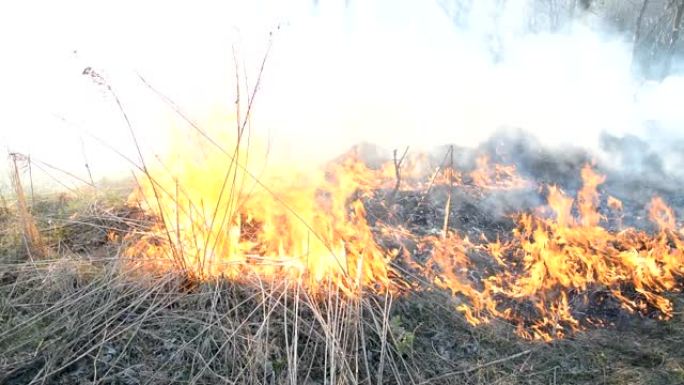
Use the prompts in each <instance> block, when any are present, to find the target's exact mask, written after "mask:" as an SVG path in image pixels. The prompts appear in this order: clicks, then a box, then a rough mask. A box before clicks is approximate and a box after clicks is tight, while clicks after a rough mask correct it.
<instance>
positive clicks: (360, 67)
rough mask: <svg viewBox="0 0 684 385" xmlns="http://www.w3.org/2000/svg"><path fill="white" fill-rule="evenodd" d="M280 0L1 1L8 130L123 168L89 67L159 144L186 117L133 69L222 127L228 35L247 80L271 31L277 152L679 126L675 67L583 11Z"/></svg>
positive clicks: (21, 141)
mask: <svg viewBox="0 0 684 385" xmlns="http://www.w3.org/2000/svg"><path fill="white" fill-rule="evenodd" d="M281 3H282V2H277V1H266V0H260V1H250V2H246V1H245V2H231V3H226V2H218V1H217V2H199V3H193V4H192V5H190V4H188V5H187V6H180V5H178V4H172V3H170V2H162V3H158V4H152V3H145V5H142V4H140V3H139V2H133V1H122V2H117V3H115V4H112V5H110V6H108V7H107V8H100V9H98V8H96V7H93V6H91V5H90V3H88V2H61V3H60V4H59V5H56V4H53V3H52V2H47V1H46V2H37V3H29V2H24V3H21V4H19V3H16V4H13V5H3V6H2V7H3V8H8V7H10V8H11V7H15V8H14V9H4V10H3V12H0V13H1V14H2V15H3V16H0V17H1V18H3V19H2V20H0V25H2V27H0V33H2V35H3V36H13V37H14V38H13V41H12V44H10V46H9V48H8V51H7V53H6V55H7V57H10V58H11V59H10V65H9V67H6V68H4V69H3V70H2V74H1V75H0V76H2V83H3V84H6V85H7V86H6V87H3V89H2V90H1V91H0V102H2V105H3V106H8V107H9V108H8V111H9V112H8V113H3V114H2V116H0V138H2V140H3V143H6V146H7V148H8V149H9V150H11V151H19V152H25V153H31V154H32V155H33V156H35V157H37V158H40V159H43V160H45V161H47V162H50V163H51V164H55V165H57V166H59V167H62V168H65V169H68V170H70V171H71V172H74V173H78V174H79V175H83V174H84V172H85V170H84V169H83V166H82V164H83V163H84V161H85V158H87V159H88V162H89V164H90V165H91V168H92V170H93V171H94V172H95V178H96V179H97V178H101V177H104V176H107V175H114V174H125V173H126V172H127V171H128V170H130V169H131V165H130V164H128V163H127V162H126V161H124V160H122V159H121V158H120V156H119V155H117V154H115V153H114V152H113V151H112V150H111V149H109V148H107V147H113V148H115V149H117V150H118V151H121V152H123V153H124V154H126V155H127V156H130V157H131V158H135V157H136V155H135V150H134V148H133V146H132V141H131V138H130V134H129V132H128V129H127V128H126V126H125V125H124V124H123V121H122V120H121V118H120V116H119V113H118V111H117V109H116V106H115V104H114V103H113V100H112V98H111V96H110V95H108V94H107V92H106V90H104V89H103V88H102V87H96V86H95V85H93V84H92V81H90V79H87V78H85V77H83V76H81V75H80V73H81V71H82V69H83V68H84V67H86V66H92V67H93V68H95V69H97V70H98V71H103V73H104V74H105V75H106V76H107V79H108V80H109V82H110V83H111V84H112V85H113V86H114V87H115V89H116V90H117V93H118V95H119V96H120V98H121V101H122V103H123V104H124V106H125V107H126V109H127V111H128V113H129V115H130V117H131V119H132V121H133V124H134V127H135V130H136V132H137V134H138V136H139V137H140V140H141V142H142V143H143V149H144V150H145V152H146V153H147V154H153V153H163V151H164V148H165V145H166V142H165V140H164V138H165V137H166V136H167V135H166V134H167V133H168V130H169V127H171V126H182V123H181V121H180V120H179V119H177V117H174V115H173V114H172V113H171V112H170V110H169V109H168V108H167V107H166V106H164V104H163V103H162V102H161V101H160V100H159V99H158V97H157V96H155V95H154V94H153V93H151V92H150V91H149V90H147V89H146V88H145V87H144V86H143V85H142V84H141V83H140V81H139V80H138V79H137V76H136V73H140V74H142V75H143V76H145V77H146V78H147V80H149V81H150V82H151V83H152V84H153V85H154V86H155V87H156V88H158V89H159V90H161V91H163V92H164V93H165V94H166V95H167V96H169V97H170V98H172V99H173V100H175V101H176V103H177V104H178V105H180V106H181V107H182V108H183V109H184V110H185V111H186V112H187V113H188V114H189V115H190V116H192V117H193V118H194V119H195V120H197V121H198V122H200V123H202V124H204V125H214V126H216V125H218V126H220V127H219V128H220V129H225V130H230V129H231V127H230V125H229V123H230V122H217V121H212V120H211V119H208V118H207V117H208V116H210V115H212V114H214V115H215V113H216V111H218V110H226V111H228V110H230V109H231V108H233V104H232V102H233V100H234V98H235V95H234V93H235V84H234V81H235V74H234V72H233V70H234V61H233V60H234V59H233V52H232V48H231V46H235V47H237V50H238V57H239V64H240V66H241V67H245V68H241V70H240V71H241V73H240V75H241V77H242V80H243V81H245V80H246V81H247V82H248V83H249V84H250V85H252V86H253V85H254V82H255V80H256V73H257V70H258V68H259V65H260V60H261V58H262V56H263V55H264V52H265V51H266V47H267V44H268V41H269V33H271V32H273V36H272V41H273V46H272V50H271V52H270V56H269V59H268V62H267V64H266V68H265V74H264V78H263V79H262V83H261V89H260V91H259V93H258V95H257V101H256V103H255V109H254V121H253V123H254V124H253V125H252V127H253V129H254V132H255V133H256V134H257V135H261V136H265V137H268V140H269V141H270V143H271V144H272V146H273V148H274V151H273V156H279V155H278V154H286V155H288V156H290V157H295V158H300V159H306V160H310V159H325V158H331V157H334V156H336V155H338V154H339V153H340V152H342V151H344V150H346V149H347V148H348V147H350V146H352V145H354V144H356V143H358V142H361V141H365V142H374V143H377V144H379V145H382V146H385V147H388V148H395V147H404V146H406V145H411V146H413V148H416V147H423V148H430V147H432V146H436V145H440V144H445V143H456V144H461V145H475V144H477V143H478V142H480V141H482V140H484V139H486V138H487V137H489V136H490V135H491V133H492V132H494V131H495V130H497V129H499V128H501V127H515V128H521V129H523V130H526V131H529V132H532V133H533V134H534V135H536V136H537V137H539V138H540V140H541V141H542V142H544V143H550V144H563V143H571V144H573V145H581V146H585V147H588V148H593V149H596V148H597V147H598V143H599V141H598V138H599V136H600V135H601V133H602V132H609V133H613V134H617V135H621V134H624V133H630V134H635V135H638V136H640V137H642V138H644V139H646V140H648V141H649V142H652V143H654V146H656V147H657V146H661V147H662V148H666V147H667V146H669V145H670V144H671V143H672V141H671V140H669V139H671V138H679V137H681V136H682V135H681V133H682V132H681V130H682V129H683V128H684V113H683V112H682V111H684V110H682V109H681V108H678V107H677V105H676V103H677V96H678V95H679V96H681V95H683V94H684V80H683V79H682V78H681V77H671V78H668V79H665V81H663V82H662V83H648V82H646V83H644V82H642V81H640V80H638V79H635V77H634V76H633V72H632V65H631V52H632V47H631V42H630V37H629V36H622V35H617V34H609V33H607V32H605V31H606V28H603V27H604V26H602V25H601V24H600V22H599V21H597V19H596V18H595V17H591V15H584V16H582V15H576V19H575V21H574V22H573V23H570V24H566V25H564V26H563V28H558V29H557V30H555V31H554V32H553V33H551V32H548V31H547V32H539V31H537V32H535V33H531V32H530V30H529V27H530V21H529V20H530V13H531V12H538V10H537V8H535V7H533V6H532V2H531V1H527V0H509V1H505V2H502V1H498V0H487V1H477V2H473V4H475V5H474V7H473V8H472V9H470V10H469V12H468V13H467V15H466V17H465V19H464V22H462V23H455V22H454V18H453V14H452V13H450V10H449V8H448V7H444V6H442V5H440V4H439V3H437V2H430V1H410V0H401V1H389V0H379V1H350V2H338V3H330V2H320V4H317V5H315V4H313V3H312V2H311V1H303V0H302V1H300V2H290V3H289V4H287V5H283V4H281ZM34 9H42V10H43V11H44V12H39V13H37V12H33V10H34ZM10 15H13V16H10ZM22 15H23V16H26V18H23V17H20V16H22ZM24 20H31V22H30V23H27V22H25V21H24ZM74 51H76V52H74ZM243 69H244V70H245V71H246V72H244V73H243V72H242V71H243ZM245 74H246V75H247V76H246V79H245V76H244V75H245ZM242 96H243V98H244V94H243V95H242ZM56 116H62V117H65V118H66V120H67V121H68V122H69V123H68V124H65V123H64V122H63V121H62V120H60V119H59V118H57V117H56ZM223 125H225V127H223ZM654 127H655V128H654ZM214 129H216V127H214ZM655 133H657V135H656V134H655ZM93 137H98V138H100V139H102V141H104V142H105V143H107V145H106V146H102V145H101V144H99V143H98V142H97V141H96V140H93ZM661 138H669V139H667V140H661ZM81 140H83V142H84V143H85V145H84V146H82V145H81ZM656 142H657V143H656ZM82 147H83V148H85V151H84V150H82ZM84 153H85V154H84ZM671 167H672V168H674V167H673V166H672V165H671Z"/></svg>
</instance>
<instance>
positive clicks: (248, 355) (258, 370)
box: [0, 156, 684, 384]
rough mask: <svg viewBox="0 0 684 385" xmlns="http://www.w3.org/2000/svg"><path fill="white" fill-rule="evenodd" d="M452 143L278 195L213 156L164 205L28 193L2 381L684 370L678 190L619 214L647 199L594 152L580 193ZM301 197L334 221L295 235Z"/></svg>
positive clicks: (602, 378)
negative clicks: (604, 172)
mask: <svg viewBox="0 0 684 385" xmlns="http://www.w3.org/2000/svg"><path fill="white" fill-rule="evenodd" d="M421 159H422V160H421ZM444 159H449V156H446V157H445V158H442V159H441V160H440V161H441V162H442V163H441V164H439V165H438V166H437V167H433V166H434V165H432V166H430V167H425V166H419V163H420V162H427V160H426V159H425V158H421V157H415V158H411V157H407V158H405V159H404V160H403V161H402V160H401V159H395V160H394V161H390V162H391V163H390V166H387V165H386V166H380V167H369V166H366V165H365V164H364V163H362V162H360V160H359V159H354V158H347V160H346V161H342V162H338V163H336V164H333V165H331V166H330V167H329V168H327V169H325V170H323V171H322V173H321V174H308V175H306V176H307V178H297V179H295V178H290V179H285V180H282V181H281V183H288V184H291V183H289V182H288V181H291V180H296V181H297V182H298V183H296V184H295V187H296V188H295V187H292V188H289V189H287V188H284V187H283V186H280V187H278V191H285V193H284V194H280V195H279V198H278V199H280V200H281V202H270V203H268V202H264V201H263V200H264V199H267V198H268V197H269V196H271V195H270V194H269V193H268V191H261V192H259V191H258V189H259V186H251V187H250V186H249V185H248V184H247V182H245V181H239V180H236V181H235V182H232V181H231V185H236V186H237V185H240V186H243V188H244V187H245V186H247V187H250V188H248V189H247V191H250V194H249V198H250V199H254V200H255V201H254V202H253V203H246V202H247V199H246V198H245V200H244V201H242V200H241V199H240V198H241V197H240V196H239V195H235V194H233V195H231V197H233V198H234V199H235V200H231V199H232V198H231V199H226V200H225V201H224V200H223V199H221V201H223V202H224V203H220V202H219V203H218V204H217V203H216V201H213V204H211V205H210V203H212V202H210V201H209V198H208V197H211V196H210V195H202V194H204V193H203V192H202V189H211V188H212V187H217V186H218V187H221V185H222V182H221V181H219V182H221V183H218V182H217V184H215V185H212V182H211V181H210V180H207V179H206V178H209V177H210V176H211V175H215V174H213V173H212V172H210V171H209V170H207V172H206V173H205V174H202V175H200V180H203V181H204V182H205V183H203V184H200V183H195V184H191V183H184V184H183V186H184V187H183V188H182V189H181V183H179V182H178V180H179V179H174V178H169V181H172V182H173V184H171V185H167V186H164V185H163V184H162V183H161V180H160V179H157V182H158V183H159V184H158V185H157V187H160V188H161V187H163V188H164V189H165V190H166V191H173V199H169V200H168V201H166V202H164V201H163V199H162V200H159V201H158V203H161V204H162V206H157V207H165V206H163V205H164V204H165V203H168V204H169V205H170V206H168V207H166V209H167V210H168V211H166V212H164V214H163V215H159V214H158V213H156V214H157V215H156V216H155V215H149V214H150V213H152V214H155V212H154V211H148V212H146V211H145V210H141V209H140V208H139V207H135V206H130V205H129V206H126V205H124V203H123V202H124V200H125V197H124V196H120V197H119V198H114V199H111V198H110V199H107V200H103V199H102V197H101V196H97V195H95V196H92V195H88V196H85V195H84V196H82V197H78V198H74V197H64V198H61V199H54V200H49V201H48V203H46V204H43V205H35V206H34V207H32V208H31V212H32V214H33V216H34V218H35V221H36V224H37V228H38V229H39V231H40V232H41V234H42V235H43V239H44V241H45V244H46V247H47V248H48V250H49V253H48V255H47V256H46V258H45V259H41V260H37V259H31V258H29V255H28V254H27V250H29V249H27V248H26V247H25V245H23V244H22V236H21V233H22V231H21V222H17V220H16V219H15V216H14V211H13V210H14V209H13V208H12V207H9V208H7V209H6V210H5V212H6V213H5V214H6V215H4V216H3V219H2V221H3V222H2V223H3V233H2V234H3V237H2V238H0V245H2V250H3V252H2V258H3V261H2V264H1V265H0V269H1V272H0V292H1V295H0V298H2V303H1V304H0V323H1V325H2V328H1V329H0V330H1V331H0V351H1V352H2V355H0V383H9V384H25V383H83V381H86V383H97V384H118V383H122V384H128V383H131V384H136V383H145V384H169V383H192V384H203V383H204V384H212V383H217V382H231V383H239V384H242V383H245V384H246V383H264V384H266V383H268V384H273V383H290V384H300V383H305V384H323V383H336V384H337V383H350V384H352V383H374V384H380V383H386V384H394V383H413V384H415V383H418V384H428V383H454V384H489V383H501V384H522V383H527V384H536V383H540V384H541V383H544V384H548V383H571V384H572V383H576V384H594V383H607V384H610V383H615V384H618V383H636V384H676V383H680V382H682V381H684V369H683V368H684V356H682V353H681V349H679V346H680V344H681V343H682V342H683V339H684V334H683V333H684V332H683V330H684V328H683V327H682V325H684V318H682V313H681V312H680V311H679V309H681V306H682V305H684V303H682V298H681V296H679V295H678V294H677V293H676V291H677V290H676V289H678V288H679V286H678V285H679V283H680V281H679V279H680V274H681V271H680V270H678V269H680V268H681V263H679V264H678V258H681V257H680V255H681V254H680V250H681V248H680V246H679V242H681V240H680V235H679V233H678V230H677V222H676V218H675V215H674V212H673V211H671V210H670V209H669V208H668V207H667V205H666V204H665V200H658V199H654V200H652V201H651V202H650V203H649V202H643V203H642V204H643V206H645V208H644V210H648V211H650V216H651V219H652V221H653V223H654V225H653V227H652V228H650V229H649V228H645V229H637V228H631V229H624V228H623V229H620V226H621V222H622V220H625V221H626V220H627V219H629V218H627V217H629V216H631V215H634V214H633V211H632V210H631V209H629V208H631V207H634V204H633V202H628V201H627V202H624V205H618V204H617V203H616V202H618V200H617V198H615V197H612V196H611V197H612V198H611V199H610V200H609V199H608V195H607V194H603V195H602V194H600V192H601V190H602V185H603V184H604V183H606V182H607V180H603V177H601V176H600V175H599V174H597V173H596V172H594V171H592V168H590V167H584V168H583V169H582V170H581V172H580V169H578V170H577V178H578V179H580V177H583V179H584V188H582V189H580V190H579V192H578V198H577V202H575V201H574V200H573V199H572V198H570V196H569V194H566V193H564V192H562V190H561V189H560V188H551V187H547V188H546V189H542V190H541V191H540V190H538V189H537V188H536V186H534V184H532V183H531V182H530V181H529V180H528V179H527V178H523V177H521V176H519V175H517V174H514V173H512V172H510V171H511V169H510V168H509V166H500V167H493V166H491V165H492V163H491V162H484V161H481V160H480V161H477V162H474V163H473V168H472V169H471V170H467V169H464V170H462V171H459V170H457V169H456V168H455V167H451V164H449V165H448V166H446V164H447V163H444ZM400 161H401V162H406V163H401V164H402V165H403V166H406V169H405V170H406V173H404V174H402V175H400V177H401V181H400V183H397V177H396V173H395V170H394V169H393V167H394V165H396V164H398V163H400ZM449 163H451V161H449ZM483 164H486V165H487V167H488V169H487V170H489V171H487V172H482V173H480V174H478V173H477V172H478V170H481V169H482V165H483ZM426 169H427V170H431V172H428V173H424V170H426ZM388 170H391V171H392V172H389V171H388ZM408 170H419V171H415V173H413V172H410V171H408ZM475 175H486V176H485V177H482V178H479V179H478V177H475ZM223 176H225V174H224V175H223ZM419 176H420V177H419ZM311 181H314V182H315V183H316V184H317V187H315V188H313V187H310V186H308V183H309V182H311ZM483 181H489V182H488V183H487V184H486V185H484V186H479V185H478V184H481V183H483ZM510 181H513V182H510ZM520 181H523V182H520ZM274 183H275V182H274ZM321 183H323V184H322V185H321ZM144 186H145V185H144V184H143V188H144ZM176 186H178V187H176ZM269 186H274V185H272V184H269ZM275 186H278V185H275ZM148 187H150V185H148ZM171 187H173V188H171ZM281 187H282V188H281ZM195 188H196V189H197V191H194V190H193V189H195ZM152 194H154V192H152ZM192 194H197V195H192ZM160 196H161V195H160ZM169 196H171V195H169ZM217 196H218V195H214V197H217ZM618 196H619V195H618ZM137 197H138V198H140V197H141V195H140V193H139V194H138V195H137ZM142 197H143V199H144V194H143V195H142ZM179 197H186V198H187V199H186V198H181V199H178V198H179ZM190 197H204V201H201V200H196V199H190ZM302 197H303V198H305V199H299V198H302ZM505 197H509V198H505ZM148 198H149V196H148ZM183 199H185V200H183ZM268 199H271V198H268ZM507 199H508V200H507ZM545 199H548V200H547V203H548V204H546V205H544V204H540V202H543V201H544V200H545ZM149 202H157V201H153V200H151V199H150V200H149ZM200 202H201V203H200ZM487 202H489V203H487ZM491 202H496V203H497V205H492V204H490V203H491ZM278 203H280V207H281V208H280V209H279V208H278V206H279V204H278ZM283 204H284V205H283ZM222 205H226V206H222ZM501 205H503V206H501ZM141 206H143V208H147V209H148V210H152V209H150V206H148V207H144V206H145V205H144V203H143V204H141ZM283 206H286V208H284V209H283V208H282V207H283ZM623 206H624V207H623ZM151 207H154V206H151ZM181 207H187V209H185V211H183V210H180V211H176V210H179V208H181ZM202 207H214V208H215V207H219V208H220V210H216V211H217V212H219V213H220V215H217V218H213V219H212V217H213V216H214V215H211V216H209V215H207V214H211V213H212V212H213V211H214V210H213V209H212V210H207V211H206V212H202V211H201V208H202ZM287 207H289V208H291V209H295V208H296V209H298V210H299V213H301V214H299V215H301V216H302V218H304V219H309V220H310V221H311V222H310V223H313V224H315V226H323V228H325V226H328V228H329V229H330V231H328V232H322V233H321V234H322V235H320V234H316V235H309V237H308V240H307V242H306V243H301V242H294V240H297V239H299V240H301V238H298V237H301V236H302V234H305V235H306V234H307V232H308V231H311V229H310V228H294V229H293V228H290V227H288V226H293V225H294V224H296V223H298V222H297V220H298V219H301V218H296V217H292V216H294V213H293V212H291V211H289V210H288V209H287ZM264 208H269V209H270V210H263V209H264ZM307 210H310V211H307ZM293 211H295V212H297V211H296V210H293ZM648 211H644V213H647V212H648ZM265 212H267V213H272V214H274V215H272V216H271V217H265V215H266V214H265ZM188 213H194V214H193V215H195V216H192V217H190V216H188V217H183V216H181V214H188ZM232 214H235V215H232ZM323 214H326V215H325V216H324V215H323ZM202 215H204V216H202ZM646 215H648V214H646ZM223 216H225V218H223ZM160 217H163V218H166V219H165V220H166V222H164V220H162V219H161V218H160ZM183 218H202V219H203V220H202V221H200V222H198V221H191V220H188V221H187V222H184V220H185V219H183ZM207 219H209V220H207ZM618 219H619V221H618ZM211 220H213V221H214V223H216V224H217V225H216V226H209V224H211V223H212V221H211ZM269 220H270V221H272V222H271V223H269ZM171 224H172V225H171ZM218 224H223V225H221V226H219V225H218ZM226 224H228V225H226ZM611 224H612V225H611ZM164 225H165V226H164ZM265 228H270V229H271V230H272V231H273V232H272V233H270V234H267V233H265V232H264V229H265ZM315 228H320V227H315ZM187 229H191V230H192V231H191V232H190V233H185V234H184V233H182V232H181V230H187ZM218 229H228V230H227V231H222V232H221V231H219V230H218ZM647 230H648V231H647ZM222 237H225V238H222ZM231 237H233V238H231ZM319 237H320V238H319ZM197 240H201V242H198V241H197ZM316 240H317V241H318V242H320V243H319V246H318V248H316V247H317V246H315V245H314V244H315V242H317V241H316ZM234 241H237V243H238V244H237V247H238V248H237V249H235V248H233V247H235V246H236V245H235V244H231V242H234ZM206 244H209V245H212V247H206V246H202V247H197V248H196V249H193V248H192V247H191V245H206ZM214 245H219V246H218V248H217V247H215V246H214ZM321 245H322V246H321ZM329 245H333V246H336V247H337V248H334V247H328V246H329ZM174 249H175V250H176V251H175V252H176V253H178V254H175V255H174V251H173V250H174ZM330 249H332V251H331V250H330ZM179 250H182V253H180V252H179ZM302 250H305V251H306V252H304V253H303V252H302ZM218 251H220V252H218ZM200 252H201V253H200ZM205 252H206V254H205ZM230 253H233V254H230ZM178 256H182V257H184V258H185V256H188V258H187V259H184V260H182V261H180V260H178V259H177V258H178ZM224 256H229V257H230V258H232V260H229V261H228V262H229V263H227V264H223V262H225V261H222V260H221V258H223V257H224ZM304 256H307V257H308V259H307V258H303V257H304ZM200 257H201V258H200ZM312 257H316V258H328V261H335V262H336V263H335V264H326V263H323V264H316V263H313V261H312V260H311V259H312ZM338 257H344V259H343V261H344V263H342V264H341V266H340V264H337V262H338V261H339V260H338ZM586 257H591V258H589V259H586ZM202 258H204V259H205V260H207V259H208V260H209V261H208V263H207V262H205V264H203V265H198V263H199V262H201V261H202ZM212 259H213V261H212ZM219 262H221V263H219ZM375 262H377V263H379V265H377V269H376V265H375V264H374V263H375ZM380 263H381V264H380ZM343 267H346V268H347V269H344V268H343ZM354 267H356V269H357V270H354ZM317 269H318V270H317ZM368 269H370V270H371V271H366V270H368ZM378 269H379V270H378ZM349 272H353V273H354V274H349ZM667 318H669V320H668V321H666V322H665V321H661V320H660V319H667ZM474 325H476V326H474ZM597 326H601V327H597ZM580 329H584V330H580ZM558 338H561V339H558ZM529 339H540V340H545V341H547V342H544V343H541V342H535V341H529Z"/></svg>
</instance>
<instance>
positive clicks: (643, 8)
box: [632, 0, 649, 66]
mask: <svg viewBox="0 0 684 385" xmlns="http://www.w3.org/2000/svg"><path fill="white" fill-rule="evenodd" d="M648 3H649V0H644V1H643V2H642V3H641V8H639V15H638V16H637V19H636V23H635V25H634V38H633V42H632V44H633V45H632V66H633V65H634V61H635V58H636V56H637V50H638V48H639V43H640V41H641V26H642V25H643V22H644V15H645V14H646V9H647V8H648Z"/></svg>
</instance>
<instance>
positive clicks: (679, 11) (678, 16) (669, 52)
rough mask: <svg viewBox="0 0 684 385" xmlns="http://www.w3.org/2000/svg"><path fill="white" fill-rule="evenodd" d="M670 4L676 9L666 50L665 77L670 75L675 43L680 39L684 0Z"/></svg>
mask: <svg viewBox="0 0 684 385" xmlns="http://www.w3.org/2000/svg"><path fill="white" fill-rule="evenodd" d="M668 6H669V7H672V8H673V9H674V17H673V20H672V32H670V39H669V41H668V45H667V48H666V51H665V65H664V66H663V74H662V77H663V78H665V77H666V76H667V75H669V74H670V70H671V69H672V57H673V56H674V51H675V45H676V44H677V41H678V40H679V31H680V26H681V24H682V15H683V14H684V0H672V1H670V4H669V5H668Z"/></svg>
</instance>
